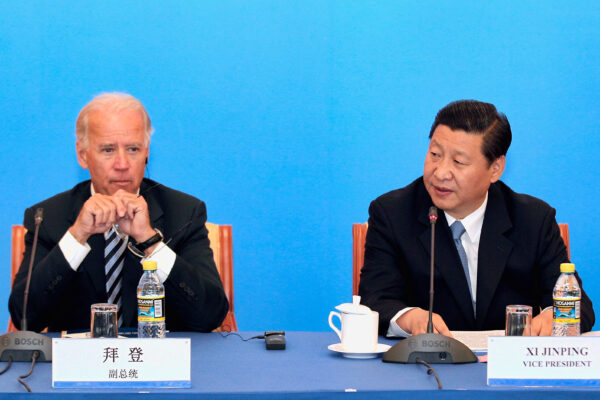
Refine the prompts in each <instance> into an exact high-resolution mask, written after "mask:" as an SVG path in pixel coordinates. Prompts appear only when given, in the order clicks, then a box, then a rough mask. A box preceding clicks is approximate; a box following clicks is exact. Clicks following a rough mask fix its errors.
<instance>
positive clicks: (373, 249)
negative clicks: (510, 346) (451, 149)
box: [359, 178, 594, 333]
mask: <svg viewBox="0 0 600 400" xmlns="http://www.w3.org/2000/svg"><path fill="white" fill-rule="evenodd" d="M432 205H433V203H432V201H431V197H430V196H429V194H428V193H427V190H426V189H425V185H424V183H423V179H422V178H419V179H417V180H416V181H414V182H413V183H411V184H410V185H408V186H406V187H405V188H402V189H398V190H394V191H392V192H389V193H387V194H384V195H383V196H381V197H379V198H377V199H376V200H374V201H373V202H372V203H371V206H370V208H369V215H370V217H369V228H368V231H367V238H366V244H365V262H364V267H363V269H362V272H361V278H360V288H359V292H360V295H361V296H362V303H364V304H366V305H367V306H369V307H371V308H372V309H373V310H375V311H378V312H379V316H380V332H383V333H385V332H387V330H388V326H389V321H390V319H391V318H393V316H394V315H395V314H396V313H397V312H398V311H400V310H401V309H403V308H405V307H409V306H411V307H420V308H423V309H425V310H427V309H428V308H429V279H430V278H429V277H430V274H429V270H430V267H429V263H430V261H429V260H430V252H431V245H430V240H431V226H430V224H429V220H428V210H429V207H431V206H432ZM435 240H436V242H435V273H434V282H435V283H434V291H435V300H434V306H433V311H434V312H435V313H438V314H440V315H441V316H442V318H443V319H444V321H445V322H446V324H447V325H448V328H449V329H450V330H489V329H504V325H505V315H504V314H505V307H506V306H507V305H509V304H528V305H531V306H533V313H534V316H535V315H537V314H539V312H540V307H541V309H544V308H545V307H547V306H551V305H552V290H553V288H554V284H555V283H556V280H557V278H558V276H559V275H560V268H559V266H560V263H562V262H568V258H567V252H566V248H565V245H564V242H563V241H562V239H561V236H560V231H559V228H558V225H557V223H556V220H555V210H554V209H553V208H551V207H550V206H549V205H548V204H546V203H544V202H543V201H541V200H539V199H536V198H534V197H531V196H527V195H522V194H517V193H515V192H513V191H512V190H511V189H510V188H509V187H508V186H506V185H505V184H504V183H502V182H497V183H495V184H492V185H491V186H490V189H489V191H488V203H487V208H486V210H485V216H484V220H483V226H482V230H481V238H480V242H479V256H478V257H479V259H478V267H477V297H476V300H477V312H476V317H475V316H474V315H473V306H472V303H471V296H470V294H469V288H468V284H467V280H466V277H465V273H464V271H463V268H462V265H461V263H460V258H459V256H458V252H457V250H456V247H455V245H454V242H453V240H452V234H451V232H450V228H449V227H448V222H447V220H446V217H445V215H444V213H443V212H441V210H440V212H439V218H438V221H437V224H436V231H435ZM577 279H578V280H579V284H580V285H581V280H580V279H579V277H578V278H577ZM582 293H583V296H582V301H581V329H582V331H589V330H590V329H591V328H592V326H593V325H594V310H593V308H592V303H591V301H590V299H589V298H588V296H587V295H586V294H585V292H583V287H582Z"/></svg>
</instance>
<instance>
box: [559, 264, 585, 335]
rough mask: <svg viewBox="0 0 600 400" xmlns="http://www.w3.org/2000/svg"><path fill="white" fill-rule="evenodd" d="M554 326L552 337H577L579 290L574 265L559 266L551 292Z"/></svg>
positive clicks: (578, 330) (578, 332)
mask: <svg viewBox="0 0 600 400" xmlns="http://www.w3.org/2000/svg"><path fill="white" fill-rule="evenodd" d="M552 297H553V299H554V324H553V326H552V336H579V334H580V329H581V328H580V321H581V288H580V287H579V283H578V282H577V279H576V278H575V264H567V263H563V264H560V276H559V277H558V280H557V281H556V285H554V291H553V292H552Z"/></svg>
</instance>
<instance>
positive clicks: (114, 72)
mask: <svg viewBox="0 0 600 400" xmlns="http://www.w3.org/2000/svg"><path fill="white" fill-rule="evenodd" d="M23 3H26V4H23ZM167 3H168V4H167ZM523 3H524V4H523ZM0 10H1V12H0V82H2V84H1V86H0V93H1V95H0V134H1V135H2V137H3V143H4V145H3V146H2V147H1V148H0V159H1V160H2V163H3V167H2V168H1V169H0V187H1V188H2V189H3V193H2V195H1V198H2V206H1V207H0V210H1V214H0V244H1V245H0V246H1V247H0V257H1V260H3V261H2V262H3V264H4V265H5V266H6V267H5V268H4V271H5V272H3V277H4V278H3V279H1V282H0V293H1V296H0V302H1V303H2V304H6V303H7V299H8V295H9V291H10V285H9V260H10V246H9V242H10V225H11V224H19V223H21V222H22V218H23V211H24V209H25V207H27V206H29V205H31V204H33V203H35V202H37V201H40V200H42V199H44V198H46V197H49V196H51V195H53V194H55V193H57V192H59V191H63V190H66V189H69V188H70V187H72V186H73V185H74V184H76V183H77V182H79V181H81V180H83V179H87V177H88V173H87V171H85V170H82V169H81V168H80V167H79V165H78V164H77V161H76V158H75V146H74V122H75V118H76V116H77V114H78V112H79V110H80V109H81V107H82V106H83V105H84V104H85V103H86V102H87V101H89V100H90V99H91V97H92V96H93V95H94V94H97V93H99V92H103V91H114V90H119V91H126V92H129V93H131V94H133V95H134V96H136V97H138V98H139V99H140V100H142V102H143V103H144V104H145V105H146V106H147V109H148V111H149V113H150V116H151V118H152V120H153V123H154V125H155V128H156V133H155V135H154V137H153V140H152V144H151V155H150V164H149V171H150V176H151V177H152V178H153V179H156V180H158V181H160V182H163V183H164V184H167V185H169V186H172V187H174V188H177V189H180V190H183V191H185V192H188V193H190V194H193V195H195V196H197V197H199V198H201V199H203V200H205V201H206V202H207V205H208V216H209V220H210V221H212V222H215V223H222V224H232V225H233V232H234V266H235V267H234V268H235V300H236V304H235V306H236V314H237V318H238V323H239V327H240V329H242V330H264V329H286V330H326V329H329V328H328V327H327V323H326V317H327V314H328V312H329V310H330V309H332V307H333V306H335V305H337V304H339V303H341V302H345V301H349V300H350V297H351V291H352V282H351V280H352V278H351V269H352V235H351V225H352V223H353V222H362V221H365V220H366V219H367V216H368V215H367V208H368V206H369V202H370V201H371V200H372V199H374V198H375V197H377V196H378V195H380V194H382V193H384V192H387V191H389V190H392V189H395V188H398V187H401V186H404V185H406V184H408V183H410V182H411V181H412V180H413V179H414V178H416V177H417V176H419V175H420V174H421V172H422V166H423V159H424V156H425V152H426V150H427V145H428V139H427V135H428V132H429V128H430V125H431V123H432V121H433V118H434V116H435V113H436V112H437V110H438V109H439V108H441V107H442V106H444V105H445V104H447V103H448V102H450V101H452V100H456V99H461V98H475V99H481V100H485V101H489V102H492V103H494V104H496V105H497V107H498V108H499V109H500V110H502V111H504V112H505V113H506V114H507V116H508V118H509V120H510V122H511V125H512V129H513V135H514V140H513V144H512V147H511V149H510V151H509V153H508V167H507V169H506V172H505V174H504V177H503V179H504V181H505V182H507V183H508V184H509V185H511V186H512V187H513V188H514V189H515V190H516V191H520V192H527V193H529V194H532V195H535V196H538V197H541V198H543V199H544V200H546V201H547V202H549V203H550V204H551V205H553V206H554V207H555V208H556V209H557V213H558V214H557V218H558V220H559V222H568V223H569V224H570V229H571V251H572V257H573V261H574V262H575V263H576V265H577V268H578V270H579V271H580V273H581V275H582V277H583V278H584V281H585V286H584V287H585V288H586V290H587V291H588V293H589V295H590V297H591V298H592V300H593V301H594V303H596V305H597V306H598V305H600V301H599V300H600V289H599V288H598V282H599V280H600V272H599V271H598V269H597V268H596V265H597V264H596V263H597V262H598V257H597V255H596V246H598V244H599V243H598V239H597V238H598V236H599V234H600V232H599V231H600V227H599V226H598V224H596V223H594V219H595V218H594V217H593V215H595V211H596V205H597V201H598V197H597V192H598V191H597V190H596V184H595V182H597V180H596V179H597V177H598V170H597V166H598V162H597V161H598V160H596V158H595V154H596V152H598V151H599V150H600V135H599V134H598V133H599V132H598V120H599V115H598V110H599V106H600V100H599V97H598V93H599V92H600V74H599V73H598V71H599V68H600V58H599V55H600V54H599V44H600V29H599V26H600V24H599V23H598V21H600V8H599V7H598V5H597V4H596V2H592V1H590V2H585V1H582V2H576V3H568V2H567V3H565V2H560V1H556V2H553V1H550V2H549V1H540V2H496V3H494V2H478V1H476V2H468V1H448V2H437V1H436V2H429V1H403V2H399V1H390V2H364V1H355V2H352V1H347V0H340V1H323V0H315V1H276V0H273V1H251V2H250V1H248V2H242V1H240V2H236V1H233V2H232V1H202V2H193V1H185V2H164V1H127V2H123V1H122V0H120V1H113V0H105V1H102V2H91V1H89V2H85V1H84V2H74V1H53V2H46V1H29V2H21V1H4V2H3V4H2V6H0ZM7 318H8V311H7V307H6V305H4V306H2V307H1V308H0V323H1V324H4V322H3V321H6V320H7Z"/></svg>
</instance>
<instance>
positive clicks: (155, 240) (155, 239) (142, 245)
mask: <svg viewBox="0 0 600 400" xmlns="http://www.w3.org/2000/svg"><path fill="white" fill-rule="evenodd" d="M154 230H155V231H156V234H154V236H152V237H151V238H150V239H148V240H146V241H144V242H142V243H137V242H136V243H135V244H134V245H133V246H134V247H135V248H136V249H137V250H139V251H140V252H141V253H144V252H145V251H146V250H147V249H149V248H150V247H152V246H154V245H155V244H156V243H158V242H161V241H162V240H163V239H164V236H163V234H162V232H161V231H159V230H158V229H156V228H154Z"/></svg>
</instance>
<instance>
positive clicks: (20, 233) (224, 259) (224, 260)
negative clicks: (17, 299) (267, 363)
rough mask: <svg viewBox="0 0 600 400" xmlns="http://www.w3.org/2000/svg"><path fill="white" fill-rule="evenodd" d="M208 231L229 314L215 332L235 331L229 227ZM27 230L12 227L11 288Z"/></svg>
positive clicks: (213, 227)
mask: <svg viewBox="0 0 600 400" xmlns="http://www.w3.org/2000/svg"><path fill="white" fill-rule="evenodd" d="M206 228H207V229H208V238H209V240H210V247H211V249H212V251H213V254H214V258H215V264H216V265H217V270H218V271H219V275H220V276H221V281H222V282H223V288H224V289H225V295H227V300H229V312H228V313H227V316H226V317H225V320H224V321H223V324H222V325H221V326H220V327H219V328H217V329H216V331H220V330H227V331H237V322H236V320H235V314H234V312H233V240H232V236H231V225H216V224H211V223H209V222H207V223H206ZM26 232H27V229H25V227H24V226H23V225H13V226H12V238H11V242H12V250H11V264H10V268H11V277H10V284H11V287H12V284H13V281H14V280H15V275H16V274H17V271H18V270H19V267H20V266H21V262H22V261H23V253H24V252H25V233H26ZM7 330H8V332H15V331H17V330H18V329H17V328H16V327H15V325H14V324H13V322H12V319H11V318H10V317H9V320H8V329H7Z"/></svg>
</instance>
